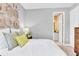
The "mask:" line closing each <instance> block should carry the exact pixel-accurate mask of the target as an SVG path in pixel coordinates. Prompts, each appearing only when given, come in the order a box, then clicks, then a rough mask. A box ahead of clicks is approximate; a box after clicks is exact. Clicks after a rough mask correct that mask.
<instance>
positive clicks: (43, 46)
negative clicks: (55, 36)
mask: <svg viewBox="0 0 79 59" xmlns="http://www.w3.org/2000/svg"><path fill="white" fill-rule="evenodd" d="M0 55H2V56H66V53H65V52H64V51H63V50H62V49H61V48H59V47H58V46H57V45H56V43H55V42H54V41H53V40H50V39H30V40H29V42H28V43H27V44H26V45H25V46H23V47H22V48H21V47H19V46H18V47H16V48H14V49H13V50H11V51H8V50H7V49H2V50H0Z"/></svg>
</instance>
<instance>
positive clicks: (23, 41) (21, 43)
mask: <svg viewBox="0 0 79 59" xmlns="http://www.w3.org/2000/svg"><path fill="white" fill-rule="evenodd" d="M15 39H16V41H17V42H18V45H19V46H20V47H23V46H24V45H25V44H26V43H27V42H28V39H27V37H26V36H25V35H24V34H23V35H20V36H16V37H15Z"/></svg>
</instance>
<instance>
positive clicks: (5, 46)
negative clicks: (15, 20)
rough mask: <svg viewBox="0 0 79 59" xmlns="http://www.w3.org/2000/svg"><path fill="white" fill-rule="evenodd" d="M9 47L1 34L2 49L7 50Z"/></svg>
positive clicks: (0, 33)
mask: <svg viewBox="0 0 79 59" xmlns="http://www.w3.org/2000/svg"><path fill="white" fill-rule="evenodd" d="M7 47H8V45H7V42H6V39H5V37H4V35H3V33H2V32H0V49H5V48H7Z"/></svg>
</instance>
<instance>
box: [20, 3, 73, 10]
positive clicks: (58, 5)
mask: <svg viewBox="0 0 79 59" xmlns="http://www.w3.org/2000/svg"><path fill="white" fill-rule="evenodd" d="M21 5H22V6H23V7H24V8H25V9H42V8H70V7H72V6H73V5H74V3H21Z"/></svg>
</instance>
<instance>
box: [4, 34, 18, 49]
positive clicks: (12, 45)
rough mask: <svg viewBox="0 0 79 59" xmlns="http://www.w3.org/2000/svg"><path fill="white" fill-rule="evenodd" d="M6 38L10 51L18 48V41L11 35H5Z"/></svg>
mask: <svg viewBox="0 0 79 59" xmlns="http://www.w3.org/2000/svg"><path fill="white" fill-rule="evenodd" d="M3 34H4V36H5V39H6V41H7V45H8V50H12V49H13V48H15V47H16V46H18V43H17V41H16V40H15V39H14V37H13V35H12V34H11V33H3Z"/></svg>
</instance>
